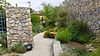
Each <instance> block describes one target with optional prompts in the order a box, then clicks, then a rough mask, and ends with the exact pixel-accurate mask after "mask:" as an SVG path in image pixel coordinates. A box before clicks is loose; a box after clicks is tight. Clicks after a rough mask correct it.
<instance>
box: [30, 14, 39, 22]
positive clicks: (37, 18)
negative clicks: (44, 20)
mask: <svg viewBox="0 0 100 56" xmlns="http://www.w3.org/2000/svg"><path fill="white" fill-rule="evenodd" d="M39 20H40V17H39V16H38V15H35V14H31V21H32V24H35V23H39Z"/></svg>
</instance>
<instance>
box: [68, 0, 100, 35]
mask: <svg viewBox="0 0 100 56" xmlns="http://www.w3.org/2000/svg"><path fill="white" fill-rule="evenodd" d="M68 6H69V11H70V17H71V18H72V19H78V20H83V21H85V22H87V23H88V24H89V26H90V28H91V29H92V30H93V31H94V32H95V33H96V34H97V35H100V0H69V1H68Z"/></svg>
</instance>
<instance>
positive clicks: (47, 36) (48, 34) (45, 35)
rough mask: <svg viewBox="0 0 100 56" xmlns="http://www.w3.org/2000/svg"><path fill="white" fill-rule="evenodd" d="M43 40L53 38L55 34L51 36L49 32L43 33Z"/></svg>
mask: <svg viewBox="0 0 100 56" xmlns="http://www.w3.org/2000/svg"><path fill="white" fill-rule="evenodd" d="M44 37H45V38H55V34H52V33H51V32H50V31H46V32H45V33H44Z"/></svg>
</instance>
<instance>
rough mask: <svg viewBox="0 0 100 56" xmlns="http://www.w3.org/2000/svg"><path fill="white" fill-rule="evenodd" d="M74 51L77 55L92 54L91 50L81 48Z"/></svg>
mask: <svg viewBox="0 0 100 56" xmlns="http://www.w3.org/2000/svg"><path fill="white" fill-rule="evenodd" d="M72 51H73V53H74V54H75V55H76V56H90V54H91V52H88V51H86V50H83V49H80V48H75V49H73V50H72Z"/></svg>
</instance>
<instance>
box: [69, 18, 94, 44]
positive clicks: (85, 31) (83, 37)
mask: <svg viewBox="0 0 100 56" xmlns="http://www.w3.org/2000/svg"><path fill="white" fill-rule="evenodd" d="M68 30H69V32H70V33H72V41H76V42H80V43H88V42H89V40H91V39H92V37H93V32H92V31H91V30H90V29H89V27H88V25H87V24H86V23H84V22H83V21H78V20H74V21H72V22H70V23H69V26H68Z"/></svg>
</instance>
